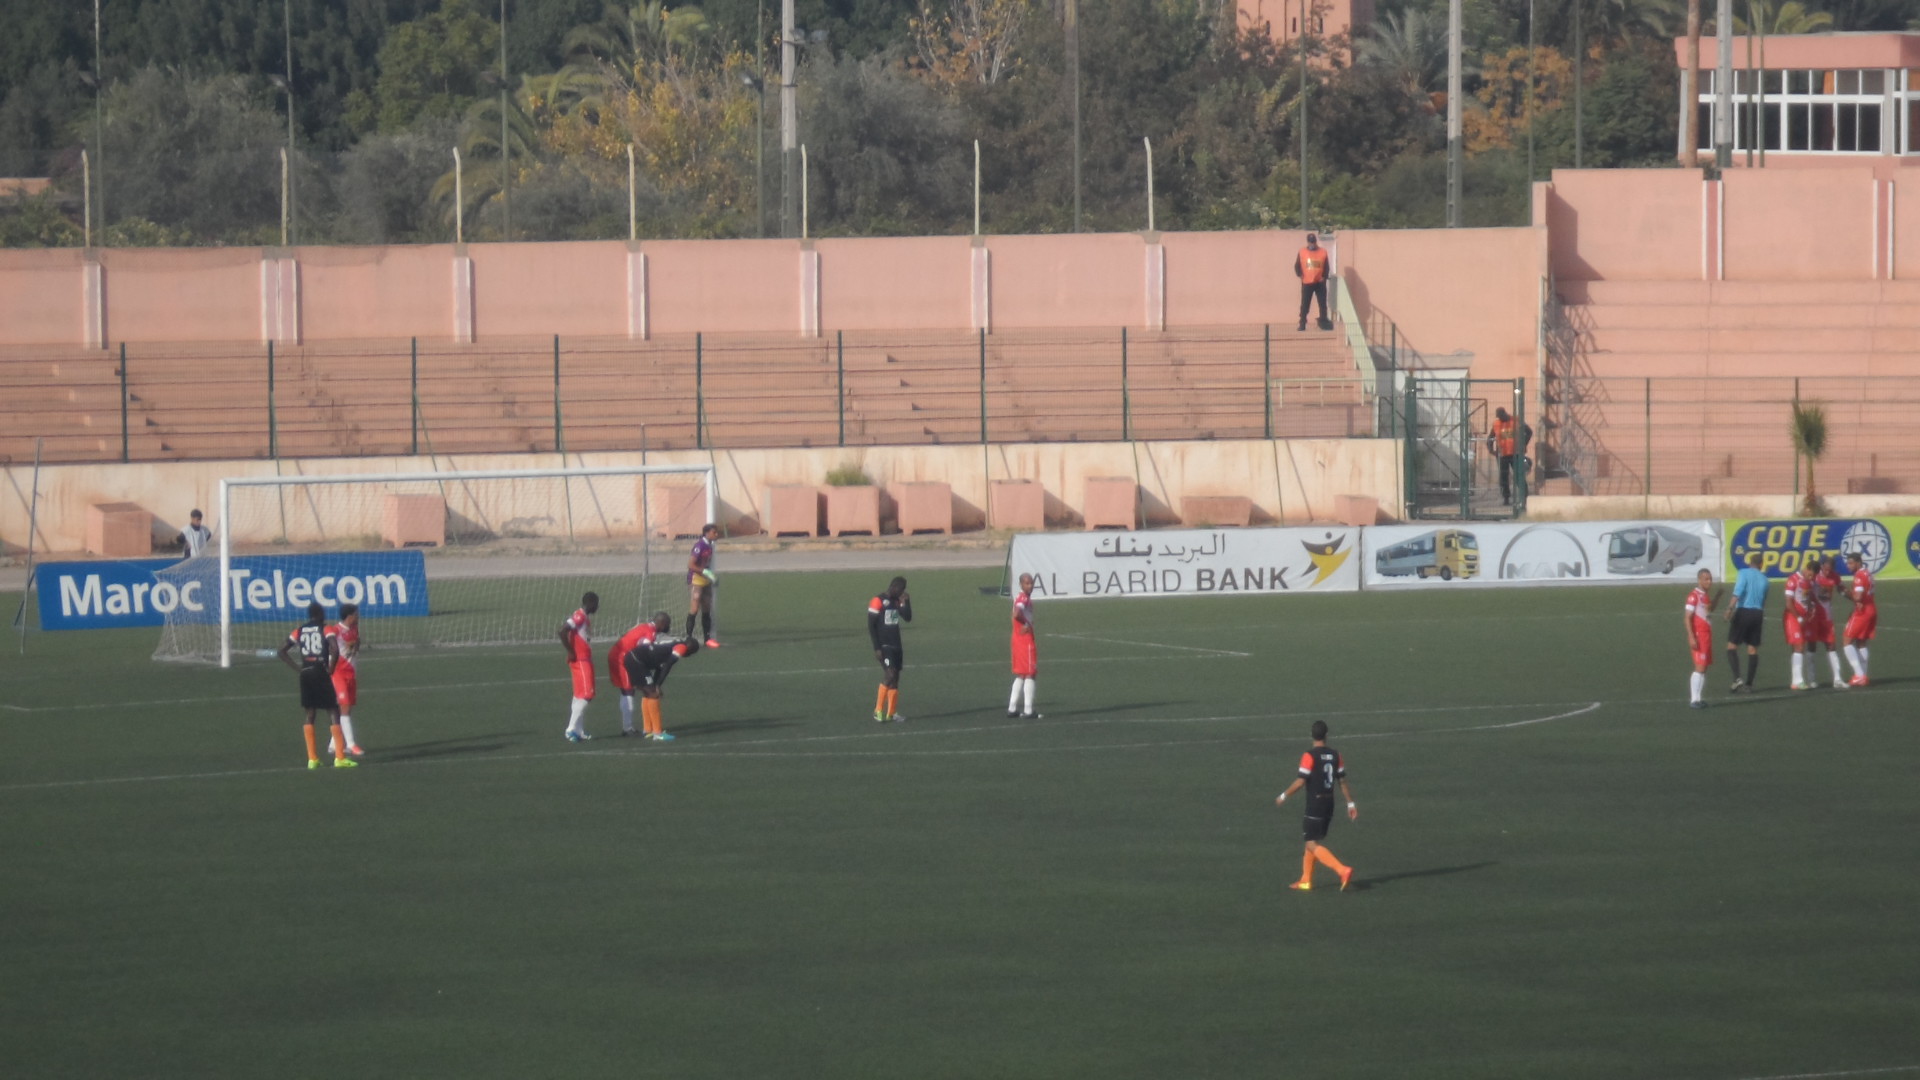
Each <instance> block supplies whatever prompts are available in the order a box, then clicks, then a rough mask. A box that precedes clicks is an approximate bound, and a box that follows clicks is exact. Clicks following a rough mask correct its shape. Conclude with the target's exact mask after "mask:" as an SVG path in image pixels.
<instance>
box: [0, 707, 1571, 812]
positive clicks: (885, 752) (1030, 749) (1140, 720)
mask: <svg viewBox="0 0 1920 1080" xmlns="http://www.w3.org/2000/svg"><path fill="white" fill-rule="evenodd" d="M1602 704H1603V703H1602V702H1598V701H1591V702H1587V703H1586V704H1585V705H1582V706H1581V707H1579V708H1576V709H1570V710H1567V711H1564V712H1560V713H1555V714H1553V715H1551V716H1541V717H1533V718H1530V719H1527V720H1519V721H1513V722H1509V723H1503V724H1476V725H1471V726H1467V727H1457V728H1438V729H1434V730H1432V731H1395V732H1375V733H1371V734H1367V733H1352V734H1346V735H1343V736H1342V738H1343V739H1365V738H1375V739H1380V738H1396V737H1403V736H1409V735H1447V734H1461V733H1468V732H1480V731H1500V730H1506V729H1510V728H1516V727H1525V726H1528V725H1531V724H1545V723H1549V722H1552V721H1555V720H1566V719H1572V718H1573V717H1577V716H1585V715H1587V714H1588V713H1591V712H1594V711H1596V710H1598V709H1599V708H1600V707H1601V706H1602ZM1554 707H1557V706H1552V705H1501V706H1492V707H1488V706H1480V705H1439V706H1416V707H1410V708H1402V709H1366V710H1355V711H1352V712H1346V713H1340V712H1332V713H1329V712H1304V713H1250V714H1245V715H1239V716H1194V717H1134V718H1127V717H1109V718H1100V719H1090V720H1074V721H1068V722H1066V723H1062V724H1052V725H1048V726H1049V727H1069V726H1072V727H1085V726H1091V725H1104V724H1166V723H1173V724H1197V723H1233V722H1239V721H1246V720H1284V719H1299V718H1304V717H1307V716H1314V717H1328V716H1332V717H1343V716H1392V715H1406V714H1430V713H1444V712H1465V711H1469V710H1479V709H1489V708H1491V709H1494V710H1509V709H1527V708H1554ZM1034 730H1036V729H1035V728H1032V727H1023V726H1018V725H1009V724H994V725H982V726H975V727H966V728H922V729H913V728H907V729H901V728H893V729H890V730H886V731H865V732H861V733H857V734H856V733H846V734H838V735H806V736H799V737H795V738H785V739H757V740H751V741H746V742H740V743H734V744H732V745H733V746H736V747H754V746H766V747H774V746H780V747H792V746H799V745H801V744H806V743H823V742H850V741H866V740H870V739H890V740H898V739H901V738H910V737H913V736H937V735H990V734H1024V733H1027V732H1031V731H1034ZM1298 741H1299V735H1298V733H1291V732H1290V733H1289V734H1287V735H1284V736H1281V735H1274V736H1258V737H1253V738H1231V739H1188V740H1182V741H1179V742H1167V741H1164V740H1162V741H1153V742H1125V743H1090V744H1086V745H1081V746H1024V747H981V748H965V749H953V750H901V749H880V750H841V751H825V752H808V751H804V750H799V751H796V750H790V749H771V748H770V749H765V750H751V749H741V750H735V749H727V748H715V749H711V750H687V749H680V748H676V749H674V750H661V749H659V748H657V747H647V746H645V745H642V746H639V747H635V748H633V749H627V750H602V751H599V752H597V753H596V752H594V751H591V750H588V751H582V750H579V749H568V750H553V751H533V752H528V753H519V754H490V755H487V756H485V757H476V758H466V759H430V760H413V761H394V762H389V763H386V764H384V765H375V766H374V767H375V768H385V769H393V768H405V767H419V766H431V765H457V764H485V763H490V762H502V761H530V760H536V759H544V758H573V759H575V760H582V761H584V760H590V759H596V758H597V759H610V758H631V757H636V756H653V757H676V758H687V757H704V758H717V757H782V758H806V757H967V756H980V755H994V754H1060V753H1084V752H1087V751H1096V750H1141V749H1164V748H1167V747H1170V746H1180V747H1186V746H1211V745H1218V744H1223V743H1240V744H1244V743H1247V742H1289V743H1293V742H1298ZM322 767H323V768H325V767H326V766H325V765H323V766H322ZM303 771H306V770H305V769H304V767H296V768H288V767H280V768H270V769H230V770H223V771H219V772H207V773H171V774H165V775H158V776H122V777H107V778H93V779H82V780H49V781H39V782H32V783H23V784H4V785H0V792H8V791H38V790H45V789H51V788H72V787H100V786H106V785H111V784H145V783H163V782H167V781H173V780H218V779H226V778H229V777H235V776H266V775H272V774H281V773H298V772H303Z"/></svg>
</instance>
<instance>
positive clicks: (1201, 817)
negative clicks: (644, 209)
mask: <svg viewBox="0 0 1920 1080" xmlns="http://www.w3.org/2000/svg"><path fill="white" fill-rule="evenodd" d="M888 576H889V575H887V574H885V573H857V574H856V573H838V572H835V573H814V574H781V575H775V574H755V575H748V574H735V575H731V576H730V577H729V579H728V581H727V585H726V594H725V606H724V608H723V612H722V615H723V619H722V625H721V631H722V634H723V639H724V640H725V641H726V642H727V647H725V648H723V649H720V650H717V651H711V652H702V653H700V654H698V655H697V656H695V657H694V658H692V659H691V660H689V661H687V662H686V663H684V664H683V665H681V667H680V668H679V669H678V670H677V671H676V672H675V673H674V675H673V677H672V679H671V681H670V682H669V683H668V686H667V702H666V720H667V727H668V730H669V731H672V732H675V733H676V734H677V735H678V736H679V741H677V742H674V743H672V744H653V743H641V742H637V741H635V740H626V739H618V738H611V737H609V736H611V735H613V734H614V733H615V732H616V731H617V730H618V727H619V721H618V710H617V707H616V705H615V701H614V698H613V695H612V694H611V692H609V691H608V690H607V689H606V687H605V683H604V678H603V680H602V684H601V696H600V698H599V700H597V701H595V702H594V704H593V707H592V708H591V709H590V710H589V713H588V728H589V730H590V731H592V732H593V733H594V734H595V735H596V736H599V737H598V738H596V739H595V740H594V741H593V742H591V743H589V744H585V745H581V746H571V745H568V744H567V743H566V742H565V741H563V739H562V738H561V730H562V728H563V727H564V726H565V722H566V706H567V679H566V672H565V669H564V665H563V662H562V658H561V650H560V646H559V644H558V642H554V643H552V644H549V645H545V646H539V647H521V648H516V649H495V650H486V651H480V650H458V649H444V650H433V651H429V650H419V649H409V650H389V651H388V652H385V653H383V652H381V651H380V649H379V640H380V626H379V624H378V623H377V622H373V621H369V622H367V623H366V624H364V626H363V630H364V632H365V634H366V636H367V638H368V640H369V641H370V643H371V644H370V646H369V651H368V653H367V654H366V656H365V658H364V660H363V663H362V664H361V696H362V701H361V704H360V706H359V707H358V708H357V709H356V710H355V713H354V718H355V723H356V725H357V727H358V729H359V733H360V737H361V742H362V744H363V745H365V746H366V747H367V748H368V751H369V755H368V759H367V762H366V764H365V766H364V767H363V768H360V769H357V770H353V771H351V772H347V771H335V770H332V769H322V770H320V771H319V772H317V773H312V772H309V771H308V770H307V769H306V768H305V767H304V765H305V762H304V749H303V746H302V743H301V738H300V733H299V727H298V721H299V714H298V710H297V709H296V707H295V703H296V690H295V682H294V677H293V675H292V674H291V673H290V672H288V671H287V670H285V669H284V668H282V667H279V666H277V665H275V664H271V663H267V662H263V661H259V660H252V659H249V660H248V661H246V662H244V663H242V664H241V665H240V666H239V667H237V668H236V669H235V670H232V671H225V672H223V671H219V670H217V669H211V668H207V667H201V666H189V665H159V664H155V663H153V662H151V661H150V660H149V659H148V656H149V654H150V653H151V651H152V648H153V641H154V638H155V636H156V632H154V631H146V632H130V631H127V632H123V631H114V632H99V633H91V634H40V635H35V636H33V637H32V638H30V639H29V640H28V655H27V656H26V657H25V658H24V659H22V658H20V657H19V656H18V655H17V654H16V653H15V649H16V647H17V644H16V642H15V641H14V640H13V639H12V638H7V639H5V640H4V644H5V651H4V653H0V814H4V816H5V820H6V823H7V827H6V828H5V830H4V832H3V833H0V965H3V966H0V972H3V974H0V1059H3V1060H0V1074H4V1075H7V1076H10V1077H101V1076H124V1077H205V1076H236V1077H318V1076H359V1077H429V1076H433V1077H438V1076H460V1077H516V1078H518V1077H623V1078H624V1077H634V1076H645V1077H674V1078H679V1077H715V1078H720V1077H725V1078H754V1077H809V1078H811V1077H898V1078H922V1077H953V1078H975V1077H1100V1078H1114V1077H1153V1078H1172V1077H1275V1076H1287V1075H1299V1076H1306V1075H1312V1076H1316V1077H1395V1078H1399V1077H1475V1078H1480V1077H1526V1078H1537V1077H1556V1078H1557V1077H1576V1078H1577V1077H1594V1078H1601V1077H1605V1078H1619V1077H1690V1078H1691V1077H1697V1078H1702V1080H1722V1078H1724V1080H1738V1078H1748V1077H1783V1076H1788V1075H1818V1076H1829V1077H1839V1076H1849V1075H1863V1076H1864V1075H1899V1074H1902V1073H1909V1074H1914V1075H1920V1021H1917V1020H1916V1017H1920V975H1916V973H1915V958H1916V957H1917V956H1920V928H1916V925H1915V919H1914V911H1915V906H1916V897H1915V884H1916V866H1920V794H1916V789H1915V785H1914V766H1915V762H1916V752H1915V751H1916V746H1917V745H1920V727H1917V726H1916V724H1915V713H1916V705H1920V662H1916V660H1915V653H1916V652H1917V651H1920V589H1916V588H1914V587H1912V586H1906V585H1902V584H1882V585H1881V589H1880V595H1881V607H1882V611H1881V616H1882V618H1881V633H1880V638H1879V640H1878V641H1877V642H1876V643H1875V648H1874V658H1873V659H1874V675H1875V681H1874V685H1873V686H1871V687H1869V688H1866V689H1863V690H1853V691H1848V692H1845V693H1842V692H1838V691H1834V690H1830V689H1822V690H1819V691H1817V692H1814V693H1799V694H1789V693H1788V692H1787V691H1786V688H1785V684H1786V674H1787V653H1786V650H1785V648H1784V646H1782V645H1781V644H1780V643H1779V624H1778V619H1777V618H1775V617H1770V618H1769V621H1768V624H1767V635H1768V645H1767V647H1766V648H1765V649H1764V650H1763V652H1762V673H1761V692H1759V693H1756V694H1753V695H1746V696H1739V697H1729V696H1728V695H1727V694H1726V687H1727V683H1728V681H1729V677H1728V674H1727V670H1726V667H1725V664H1724V662H1723V661H1721V662H1719V663H1718V666H1716V667H1715V669H1714V671H1713V673H1712V675H1711V682H1710V684H1709V691H1708V694H1709V699H1710V701H1711V702H1712V705H1713V707H1712V708H1710V709H1707V710H1705V711H1702V712H1695V711H1691V710H1689V709H1687V708H1686V707H1685V700H1686V684H1687V674H1688V672H1689V670H1690V667H1689V664H1688V661H1687V657H1686V653H1685V647H1684V643H1683V638H1682V631H1681V607H1682V602H1683V600H1684V598H1685V595H1686V590H1687V588H1688V586H1689V584H1690V583H1687V582H1676V583H1669V584H1667V585H1665V586H1663V587H1626V588H1612V589H1601V588H1594V589H1561V590H1526V591H1497V590H1490V591H1480V592H1461V593H1443V592H1439V591H1423V592H1420V593H1367V594H1360V595H1336V596H1316V595H1302V596H1291V597H1284V598H1263V597H1245V598H1225V599H1214V600H1198V599H1161V600H1115V601H1088V602H1054V603H1043V604H1042V605H1040V608H1039V611H1038V620H1039V628H1040V649H1041V676H1040V708H1041V711H1042V712H1043V713H1045V718H1044V719H1043V720H1039V721H1033V722H1023V721H1017V720H1009V719H1007V718H1006V716H1005V703H1006V696H1007V689H1008V683H1009V675H1008V673H1007V601H1005V600H1004V599H1002V598H1000V597H998V596H989V595H984V594H983V593H982V589H981V587H982V586H990V585H995V584H997V583H998V579H999V573H998V571H994V570H981V571H940V572H916V573H914V574H913V575H911V579H912V580H911V585H912V592H913V599H914V614H915V617H916V621H915V622H914V623H913V624H912V625H911V626H909V627H908V628H907V631H906V650H907V668H906V672H905V677H904V678H903V680H902V693H901V702H900V709H901V711H902V712H903V713H904V714H906V715H907V716H908V717H909V718H910V719H909V720H908V721H907V722H906V723H903V724H898V725H886V726H881V725H876V724H874V723H873V722H872V720H871V719H870V718H869V716H870V713H871V711H872V708H873V699H874V685H875V681H876V680H875V675H876V672H877V666H876V665H875V664H874V663H873V658H872V653H871V651H870V649H869V647H868V644H867V640H866V626H865V616H864V609H865V605H866V601H867V598H868V597H870V596H871V595H873V593H874V592H876V591H877V590H879V589H880V588H881V587H882V586H883V585H884V584H885V581H886V579H887V577H888ZM436 596H438V593H436ZM17 599H18V598H17V595H16V596H13V597H0V601H4V602H5V603H6V604H7V610H12V605H13V604H14V603H16V602H17ZM1773 599H1774V603H1775V610H1776V611H1777V605H1778V603H1779V598H1778V590H1775V596H1774V598H1773ZM567 610H570V605H569V606H567V607H566V608H565V609H563V608H561V607H556V609H555V610H554V611H553V612H552V621H553V623H554V624H555V625H556V626H557V625H558V623H559V621H560V619H561V618H562V617H563V616H565V615H566V613H567ZM619 629H624V627H615V626H613V625H612V624H611V620H603V624H602V625H601V626H599V627H597V634H596V636H597V637H598V638H599V642H598V643H597V648H599V649H604V647H605V643H606V641H608V640H609V639H610V638H611V637H612V636H613V635H614V634H616V633H617V632H618V630H619ZM1716 629H1717V630H1720V631H1722V632H1723V631H1724V625H1723V624H1722V625H1719V626H1717V627H1716ZM1819 671H1820V674H1821V680H1822V682H1823V683H1824V682H1825V681H1826V675H1825V661H1824V659H1823V660H1822V661H1821V662H1820V664H1819ZM603 674H604V672H603ZM1315 719H1325V720H1326V721H1327V722H1328V724H1329V725H1330V726H1331V727H1332V731H1333V734H1332V736H1331V739H1330V741H1331V742H1332V744H1333V745H1334V746H1335V747H1336V748H1337V749H1339V750H1340V751H1341V752H1342V754H1343V755H1344V756H1345V758H1346V762H1347V766H1348V770H1349V778H1350V779H1351V781H1352V784H1353V788H1354V792H1355V794H1356V796H1357V798H1358V801H1359V808H1360V819H1359V821H1358V822H1357V823H1350V822H1348V821H1346V820H1345V819H1344V817H1342V818H1341V819H1340V820H1338V821H1337V822H1336V823H1335V825H1334V828H1333V831H1332V834H1331V836H1330V837H1329V840H1328V843H1329V845H1330V846H1331V847H1332V849H1333V850H1334V851H1335V852H1337V853H1338V854H1339V856H1340V857H1341V858H1342V859H1343V860H1345V861H1346V862H1348V863H1350V864H1352V865H1353V866H1354V867H1355V868H1356V869H1357V871H1358V874H1357V878H1356V882H1355V887H1354V889H1352V890H1350V891H1348V892H1344V893H1343V892H1340V891H1338V890H1337V889H1336V888H1335V887H1333V883H1332V877H1331V874H1330V873H1329V872H1327V871H1325V870H1322V871H1321V876H1320V878H1319V881H1320V888H1318V889H1316V890H1315V891H1313V892H1312V893H1306V894H1302V893H1294V892H1290V891H1289V890H1288V889H1287V888H1286V885H1287V883H1288V882H1289V881H1292V880H1293V879H1294V878H1295V877H1297V876H1298V874H1299V870H1300V814H1299V811H1298V810H1296V809H1295V808H1294V804H1293V801H1292V800H1289V802H1288V805H1287V807H1286V808H1285V809H1278V808H1276V807H1275V806H1274V805H1273V798H1274V796H1275V795H1276V794H1278V793H1279V792H1280V791H1281V790H1282V788H1284V787H1285V785H1286V784H1287V783H1288V782H1289V781H1290V780H1291V778H1292V775H1293V772H1294V767H1295V764H1296V762H1297V761H1298V760H1299V756H1300V752H1301V751H1302V750H1303V749H1305V747H1306V746H1307V742H1308V739H1307V735H1306V731H1307V727H1308V725H1309V724H1310V723H1311V722H1312V721H1313V720H1315Z"/></svg>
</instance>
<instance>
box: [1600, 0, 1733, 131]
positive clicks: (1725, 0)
mask: <svg viewBox="0 0 1920 1080" xmlns="http://www.w3.org/2000/svg"><path fill="white" fill-rule="evenodd" d="M1720 2H1721V3H1723V4H1724V3H1728V2H1729V0H1720ZM1585 3H1586V0H1573V167H1574V168H1576V169H1580V168H1585V167H1586V164H1587V36H1586V20H1585V18H1584V17H1583V15H1582V12H1581V10H1580V9H1581V7H1582V6H1583V5H1585Z"/></svg>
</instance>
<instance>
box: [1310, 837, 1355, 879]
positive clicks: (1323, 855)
mask: <svg viewBox="0 0 1920 1080" xmlns="http://www.w3.org/2000/svg"><path fill="white" fill-rule="evenodd" d="M1313 857H1314V858H1316V859H1319V860H1320V862H1321V865H1323V866H1325V867H1326V868H1327V869H1329V870H1331V871H1333V872H1334V873H1336V874H1344V873H1346V872H1347V864H1346V863H1343V862H1341V861H1340V860H1339V859H1336V858H1334V857H1333V852H1331V851H1328V850H1327V848H1326V845H1324V844H1322V845H1321V846H1319V847H1316V848H1314V849H1313Z"/></svg>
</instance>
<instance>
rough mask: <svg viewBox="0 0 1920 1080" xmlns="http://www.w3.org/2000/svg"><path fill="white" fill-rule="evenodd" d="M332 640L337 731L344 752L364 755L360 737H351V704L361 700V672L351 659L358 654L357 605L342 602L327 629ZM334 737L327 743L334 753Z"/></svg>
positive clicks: (358, 628) (350, 754) (330, 750)
mask: <svg viewBox="0 0 1920 1080" xmlns="http://www.w3.org/2000/svg"><path fill="white" fill-rule="evenodd" d="M327 636H328V637H330V638H332V639H333V651H334V658H333V697H334V700H335V701H337V702H338V703H339V704H340V731H341V733H342V734H344V735H345V736H346V738H347V754H348V755H349V756H351V757H365V756H366V754H367V752H366V751H365V750H362V749H360V740H358V739H356V738H354V737H353V707H354V706H355V705H357V704H359V703H360V674H359V672H357V671H356V670H354V666H353V661H354V658H355V657H357V656H359V655H360V605H358V604H341V605H340V621H339V622H337V623H334V624H333V625H332V626H330V627H328V628H327ZM337 745H338V741H337V739H336V740H334V741H330V742H328V743H327V753H329V754H331V753H334V752H335V749H336V747H337Z"/></svg>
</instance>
